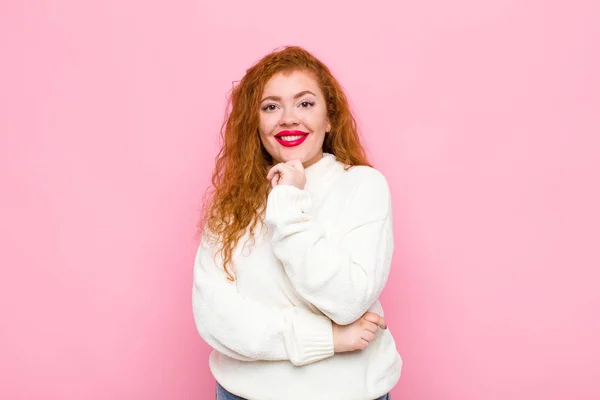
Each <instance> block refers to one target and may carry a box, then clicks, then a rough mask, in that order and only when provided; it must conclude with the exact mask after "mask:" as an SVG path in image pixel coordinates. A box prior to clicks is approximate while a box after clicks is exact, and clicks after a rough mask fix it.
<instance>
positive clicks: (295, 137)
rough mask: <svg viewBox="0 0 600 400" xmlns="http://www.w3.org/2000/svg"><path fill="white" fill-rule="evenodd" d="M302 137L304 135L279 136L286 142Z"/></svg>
mask: <svg viewBox="0 0 600 400" xmlns="http://www.w3.org/2000/svg"><path fill="white" fill-rule="evenodd" d="M303 137H304V135H297V136H280V137H279V138H280V139H281V140H284V141H286V142H291V141H293V140H298V139H302V138H303Z"/></svg>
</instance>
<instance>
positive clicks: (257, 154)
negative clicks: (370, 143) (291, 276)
mask: <svg viewBox="0 0 600 400" xmlns="http://www.w3.org/2000/svg"><path fill="white" fill-rule="evenodd" d="M298 70H300V71H305V72H309V73H311V74H312V75H313V76H314V78H315V79H316V80H317V82H318V84H319V87H320V88H321V90H322V91H323V95H324V97H325V100H326V103H327V114H328V118H329V121H330V123H331V131H330V132H329V133H327V134H326V135H325V141H324V143H323V151H324V152H326V153H331V154H333V155H335V156H336V158H337V160H339V161H341V162H342V163H344V164H346V165H348V166H349V167H351V166H356V165H366V166H371V165H370V164H369V162H368V161H367V157H366V154H365V151H364V149H363V147H362V146H361V143H360V140H359V135H358V131H357V126H356V120H355V119H354V116H353V115H352V113H351V111H350V106H349V104H348V99H347V97H346V95H345V94H344V92H343V89H342V87H341V85H340V84H339V82H338V81H337V80H336V79H335V78H334V77H333V75H332V74H331V72H330V71H329V68H327V66H326V65H325V64H323V63H322V62H321V61H319V60H318V59H317V58H316V57H314V56H313V55H312V54H311V53H309V52H308V51H306V50H305V49H303V48H301V47H298V46H287V47H284V48H283V49H281V50H278V51H275V52H273V53H271V54H268V55H266V56H265V57H263V58H262V59H261V60H260V61H258V62H257V63H256V64H254V65H253V66H252V67H251V68H250V69H248V70H247V71H246V74H245V75H244V77H243V78H242V80H241V81H240V82H239V83H238V84H237V86H235V87H234V88H233V89H232V92H231V95H230V97H229V105H228V111H229V112H228V115H227V116H226V117H225V121H224V122H223V125H222V127H221V149H220V151H219V153H218V156H217V160H216V165H215V169H214V172H213V175H212V186H211V187H210V188H209V190H208V191H207V193H206V195H205V199H204V206H203V211H202V218H201V221H200V224H199V227H200V232H204V231H205V229H208V231H210V232H211V234H212V236H213V237H214V238H216V239H217V244H218V248H217V250H218V251H220V252H221V255H222V259H223V262H224V265H223V266H224V268H225V272H226V273H227V275H228V278H229V279H230V280H233V279H234V276H233V274H232V271H231V269H230V267H229V264H230V263H231V261H232V255H233V252H234V250H235V248H236V246H237V244H238V242H239V240H240V238H241V237H242V236H243V235H244V233H245V232H246V230H247V229H248V228H249V229H250V231H252V230H253V229H254V228H255V227H256V226H257V224H258V223H259V222H260V223H263V222H264V220H263V218H264V215H263V213H262V211H263V207H264V205H265V204H266V201H267V196H268V194H269V189H270V185H269V182H268V181H267V179H266V176H267V172H268V170H269V168H270V167H271V166H272V164H273V159H272V157H271V156H270V155H269V153H267V151H266V149H265V148H264V146H263V145H262V143H261V140H260V137H259V133H258V126H259V118H260V115H259V107H260V100H261V96H262V94H263V90H264V87H265V85H266V83H267V81H268V80H269V79H270V78H271V77H272V76H273V75H274V74H277V73H288V72H292V71H298Z"/></svg>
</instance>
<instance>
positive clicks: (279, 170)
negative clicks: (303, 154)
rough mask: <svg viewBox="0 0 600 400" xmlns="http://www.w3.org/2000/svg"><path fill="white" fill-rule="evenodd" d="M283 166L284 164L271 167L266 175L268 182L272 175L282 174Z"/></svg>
mask: <svg viewBox="0 0 600 400" xmlns="http://www.w3.org/2000/svg"><path fill="white" fill-rule="evenodd" d="M283 166H284V164H282V163H279V164H276V165H274V166H272V167H271V169H270V170H269V173H267V179H268V180H271V179H273V175H274V174H277V173H280V174H281V173H282V172H283V171H282V169H283Z"/></svg>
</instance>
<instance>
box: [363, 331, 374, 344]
mask: <svg viewBox="0 0 600 400" xmlns="http://www.w3.org/2000/svg"><path fill="white" fill-rule="evenodd" d="M360 337H361V339H363V340H366V341H367V342H371V341H372V340H373V339H375V333H373V332H370V331H363V333H362V335H361V336H360Z"/></svg>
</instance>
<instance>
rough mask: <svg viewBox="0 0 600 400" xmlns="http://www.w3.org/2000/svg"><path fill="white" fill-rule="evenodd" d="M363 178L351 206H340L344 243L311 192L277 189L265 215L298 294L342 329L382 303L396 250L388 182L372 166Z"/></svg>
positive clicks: (281, 258)
mask: <svg viewBox="0 0 600 400" xmlns="http://www.w3.org/2000/svg"><path fill="white" fill-rule="evenodd" d="M357 172H358V171H357ZM357 175H358V176H357V178H358V179H359V182H358V183H357V187H356V189H355V192H354V194H353V195H351V196H349V200H348V201H350V202H351V203H350V204H349V206H348V207H345V206H342V205H340V208H341V209H342V210H345V211H343V212H342V215H341V216H340V217H339V221H340V223H339V226H340V227H343V228H341V229H342V231H343V235H342V236H341V237H342V238H341V239H334V238H332V237H331V235H329V234H328V232H326V231H325V230H324V229H323V227H322V226H321V224H320V223H319V221H318V220H316V219H315V217H314V216H313V214H312V210H311V208H312V202H311V196H310V194H309V193H308V192H306V191H304V190H300V189H298V188H296V187H294V186H289V185H279V186H276V187H275V188H273V189H272V190H271V192H270V193H269V197H268V199H267V210H266V215H265V221H266V223H267V224H268V226H269V228H270V229H272V231H273V237H272V242H273V249H274V252H275V255H276V256H277V258H279V260H280V261H281V262H282V264H283V265H284V268H285V271H286V274H287V275H288V277H289V279H290V281H291V283H292V285H293V286H294V288H295V289H296V291H297V292H298V294H299V295H300V296H302V297H303V298H304V299H305V300H306V301H308V302H310V303H311V304H313V305H314V306H315V307H317V308H318V309H319V310H321V311H322V312H323V314H325V315H327V316H328V317H329V318H331V320H333V321H334V322H335V323H337V324H340V325H347V324H350V323H352V322H354V321H356V320H357V319H358V318H360V317H361V316H362V315H363V314H364V313H365V312H366V311H367V310H368V309H369V308H370V307H371V305H373V303H374V302H375V301H376V300H377V299H378V297H379V295H380V294H381V292H382V291H383V287H384V285H385V283H386V281H387V278H388V275H389V271H390V266H391V259H392V253H393V249H394V238H393V227H392V210H391V195H390V191H389V187H388V184H387V181H386V179H385V177H384V176H383V175H382V174H381V173H379V172H378V171H377V170H375V169H372V168H368V169H362V170H361V173H360V174H357Z"/></svg>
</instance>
